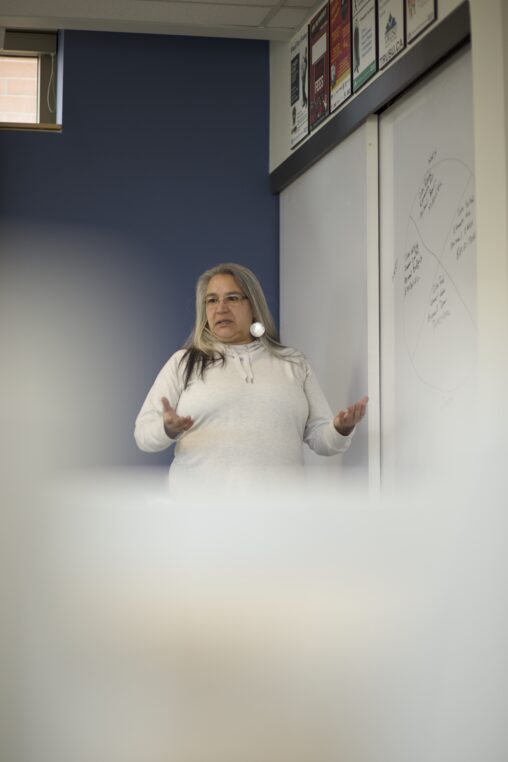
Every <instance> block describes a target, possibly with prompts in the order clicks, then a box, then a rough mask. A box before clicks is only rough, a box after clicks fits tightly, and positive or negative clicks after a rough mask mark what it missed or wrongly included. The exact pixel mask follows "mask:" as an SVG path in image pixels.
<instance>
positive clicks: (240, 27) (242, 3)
mask: <svg viewBox="0 0 508 762" xmlns="http://www.w3.org/2000/svg"><path fill="white" fill-rule="evenodd" d="M322 2H323V0H317V2H316V0H0V27H4V28H7V29H87V30H94V31H108V32H111V31H118V32H145V33H149V34H184V35H196V36H204V37H239V38H247V39H255V40H287V39H289V38H290V37H292V35H293V34H294V33H295V32H296V31H298V29H299V28H300V27H301V26H302V24H303V22H304V21H305V19H306V17H307V15H308V14H309V11H310V9H311V8H313V7H314V6H317V5H322Z"/></svg>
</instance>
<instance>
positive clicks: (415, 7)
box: [405, 0, 437, 42]
mask: <svg viewBox="0 0 508 762" xmlns="http://www.w3.org/2000/svg"><path fill="white" fill-rule="evenodd" d="M405 2H406V24H407V27H406V28H407V41H408V42H412V41H413V40H414V39H415V37H418V35H419V34H421V32H423V30H424V29H426V28H427V27H428V26H429V24H432V22H433V21H435V20H436V17H437V13H436V0H405Z"/></svg>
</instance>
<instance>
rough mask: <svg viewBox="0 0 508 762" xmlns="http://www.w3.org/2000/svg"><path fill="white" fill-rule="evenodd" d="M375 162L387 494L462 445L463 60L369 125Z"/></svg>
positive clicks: (469, 309)
mask: <svg viewBox="0 0 508 762" xmlns="http://www.w3.org/2000/svg"><path fill="white" fill-rule="evenodd" d="M379 155H380V331H381V334H380V341H381V464H382V479H383V482H384V483H386V484H390V483H393V482H394V481H395V482H398V481H400V480H401V479H405V478H407V477H409V478H411V477H412V476H414V475H415V474H418V475H420V476H422V475H424V474H425V473H429V474H432V475H433V476H436V474H438V473H439V470H440V469H443V470H446V469H447V468H448V467H449V466H450V465H451V464H452V463H453V462H454V461H457V460H460V459H461V458H462V457H463V456H464V455H465V454H467V452H466V450H467V442H468V441H471V432H468V430H467V422H468V421H469V422H471V420H472V416H471V411H472V409H473V406H474V399H475V394H474V387H475V369H476V359H477V330H476V219H475V177H474V143H473V97H472V75H471V54H470V50H469V49H467V50H464V51H462V52H460V53H459V54H457V55H456V56H455V57H454V58H453V59H451V60H450V61H449V62H447V63H446V64H445V65H444V66H442V67H441V68H440V69H439V70H437V71H435V72H434V73H433V74H432V75H431V76H429V77H427V78H426V79H425V80H424V81H423V82H422V83H421V84H420V85H419V86H417V87H416V88H414V90H412V91H410V92H409V93H408V94H407V95H406V96H405V97H403V98H401V99H400V100H398V101H397V102H396V103H395V104H394V105H393V106H392V107H391V108H390V109H389V110H387V111H386V112H384V113H383V114H382V115H381V117H380V120H379ZM468 434H469V436H468Z"/></svg>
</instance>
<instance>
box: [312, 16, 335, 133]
mask: <svg viewBox="0 0 508 762" xmlns="http://www.w3.org/2000/svg"><path fill="white" fill-rule="evenodd" d="M309 37H310V82H309V93H310V117H309V124H310V129H311V130H312V129H314V128H315V127H317V125H318V124H320V123H321V122H322V121H323V119H326V117H327V116H328V114H329V113H330V102H329V90H330V62H329V51H328V5H325V6H324V7H323V8H321V10H320V11H319V13H317V14H316V15H315V16H314V18H313V19H312V21H311V22H310V25H309Z"/></svg>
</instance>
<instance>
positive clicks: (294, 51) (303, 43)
mask: <svg viewBox="0 0 508 762" xmlns="http://www.w3.org/2000/svg"><path fill="white" fill-rule="evenodd" d="M290 49H291V92H290V103H291V148H294V147H295V146H296V145H297V143H299V142H300V141H301V140H303V138H304V137H306V136H307V135H308V132H309V30H308V28H307V27H305V29H302V30H301V31H300V32H299V33H298V34H297V35H296V37H294V38H293V39H292V41H291V45H290Z"/></svg>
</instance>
